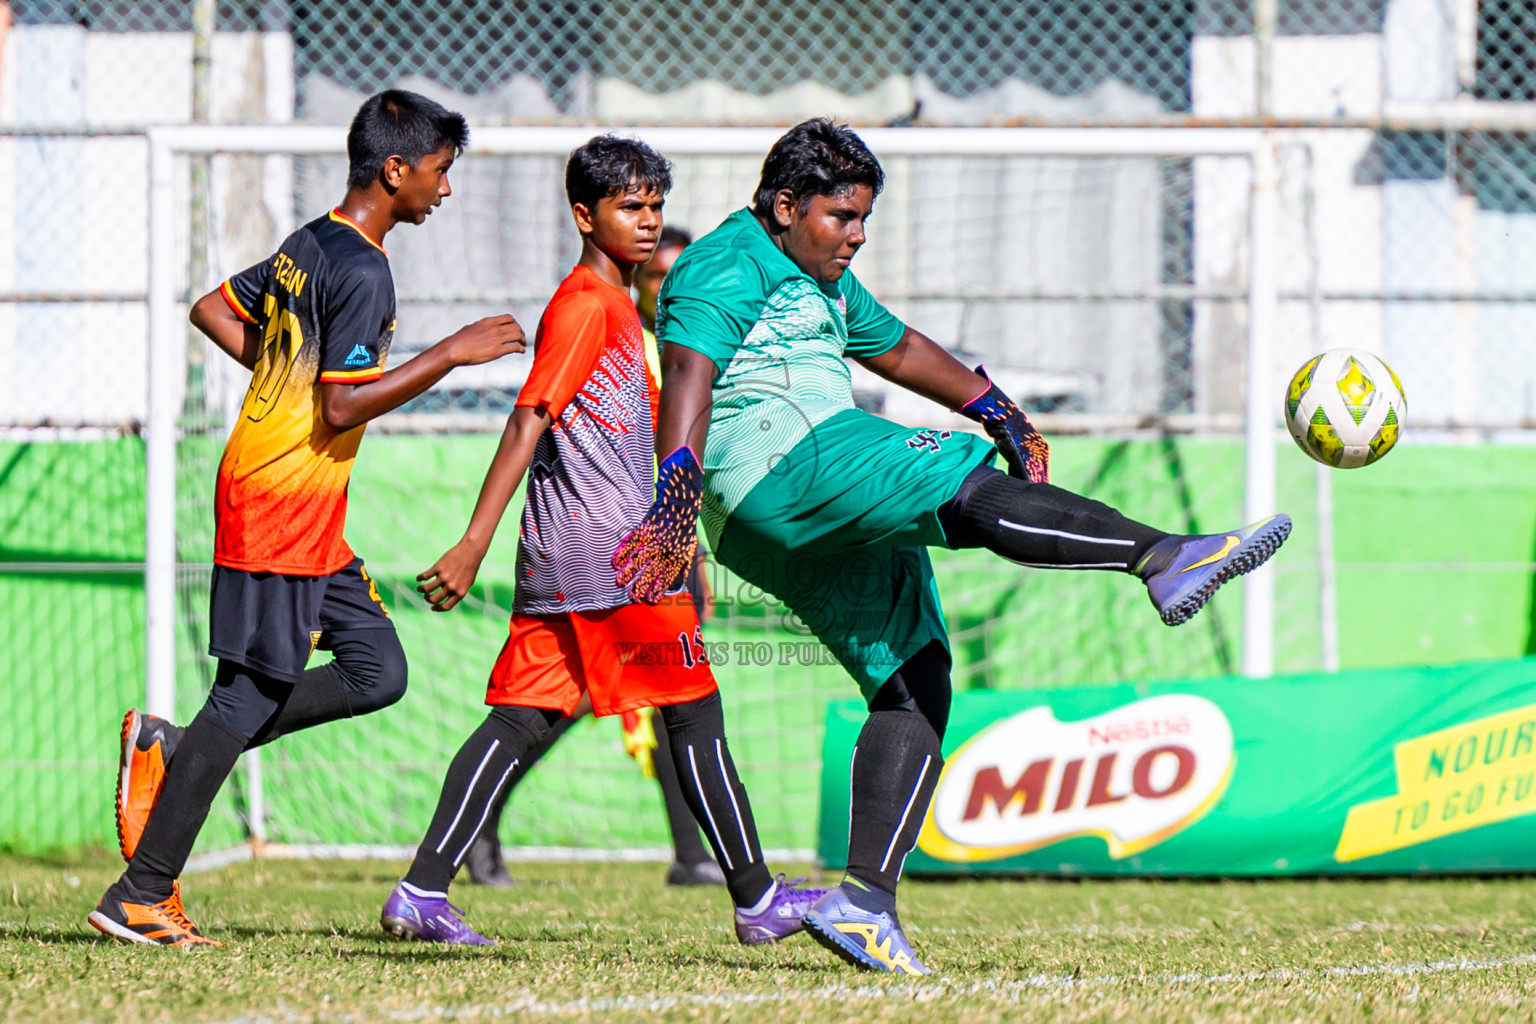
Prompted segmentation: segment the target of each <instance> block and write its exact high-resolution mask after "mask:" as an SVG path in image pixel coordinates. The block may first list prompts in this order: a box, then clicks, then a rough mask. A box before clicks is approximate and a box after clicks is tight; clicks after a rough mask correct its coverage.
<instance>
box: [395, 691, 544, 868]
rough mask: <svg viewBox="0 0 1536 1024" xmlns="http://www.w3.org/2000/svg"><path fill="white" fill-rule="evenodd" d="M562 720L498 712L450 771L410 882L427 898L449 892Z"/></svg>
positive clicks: (526, 711)
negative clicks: (533, 753)
mask: <svg viewBox="0 0 1536 1024" xmlns="http://www.w3.org/2000/svg"><path fill="white" fill-rule="evenodd" d="M561 717H562V716H561V715H560V713H559V712H557V711H544V710H541V709H538V708H521V707H504V708H496V709H495V710H494V711H492V712H491V713H490V714H489V715H487V716H486V717H485V721H484V722H481V723H480V727H479V728H478V729H476V730H475V731H474V732H473V733H471V734H470V737H469V739H467V740H465V741H464V745H463V746H462V747H460V748H459V752H458V753H457V754H455V755H454V758H453V761H452V762H451V763H450V764H449V765H448V777H447V778H446V779H444V780H443V793H442V796H440V797H438V800H437V811H436V812H435V813H434V814H433V815H432V824H431V825H429V826H428V827H427V834H426V835H425V836H424V837H422V840H421V845H420V846H418V847H417V848H416V857H415V859H414V860H413V861H412V862H411V869H410V871H408V872H406V875H405V881H407V882H409V883H410V884H411V885H413V886H415V887H416V888H418V889H422V890H425V891H427V892H447V891H448V886H449V884H450V883H452V881H453V876H454V873H455V872H457V871H458V870H459V865H460V864H461V863H463V861H464V855H465V854H467V853H468V852H469V847H470V844H471V843H473V842H474V841H475V837H476V836H477V835H479V834H480V829H481V828H482V827H484V825H485V823H486V821H487V820H488V819H489V818H490V815H491V808H492V807H493V806H495V805H496V804H497V803H498V801H499V798H500V796H501V793H502V791H503V790H504V789H505V788H506V785H507V782H508V780H509V779H510V777H511V775H512V772H513V770H514V769H516V768H517V767H518V765H519V764H520V763H521V762H522V761H523V760H525V759H526V758H527V756H528V752H529V751H530V750H532V749H533V748H534V747H536V746H537V745H538V743H539V741H540V740H542V739H543V738H544V736H545V734H546V733H548V732H549V727H550V725H551V724H552V723H553V722H555V721H558V720H559V719H560V718H561Z"/></svg>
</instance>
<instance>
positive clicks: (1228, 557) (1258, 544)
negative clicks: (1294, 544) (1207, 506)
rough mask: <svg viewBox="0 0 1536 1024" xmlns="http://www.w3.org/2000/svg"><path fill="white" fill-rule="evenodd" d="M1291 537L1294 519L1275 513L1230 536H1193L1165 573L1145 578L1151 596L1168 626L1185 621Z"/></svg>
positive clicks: (1157, 573) (1218, 534)
mask: <svg viewBox="0 0 1536 1024" xmlns="http://www.w3.org/2000/svg"><path fill="white" fill-rule="evenodd" d="M1290 535H1291V517H1290V516H1288V515H1283V514H1281V515H1273V516H1270V517H1269V518H1268V519H1261V520H1259V521H1258V522H1257V523H1253V524H1251V525H1249V526H1244V527H1243V528H1242V529H1240V530H1234V531H1232V532H1231V533H1210V534H1203V535H1200V536H1196V537H1190V538H1189V539H1187V540H1185V541H1184V542H1183V543H1182V544H1180V545H1179V548H1178V550H1177V551H1175V552H1174V555H1173V559H1172V561H1170V562H1169V563H1168V565H1167V566H1166V567H1164V568H1163V569H1162V570H1160V571H1158V572H1156V573H1153V574H1152V575H1151V576H1148V577H1147V578H1146V583H1147V596H1148V597H1150V598H1151V599H1152V606H1153V607H1154V608H1156V609H1157V612H1158V614H1159V615H1161V616H1162V618H1163V621H1164V622H1165V623H1167V624H1168V625H1170V626H1177V625H1179V624H1180V623H1181V622H1187V621H1188V620H1189V619H1190V617H1191V616H1193V615H1194V614H1195V613H1196V612H1198V611H1199V610H1200V609H1201V608H1203V607H1204V606H1205V602H1207V601H1209V600H1210V599H1211V595H1212V594H1214V593H1216V588H1217V587H1220V586H1221V585H1222V584H1223V583H1225V582H1227V581H1228V580H1231V579H1236V578H1237V577H1239V576H1241V575H1243V574H1244V573H1248V572H1252V571H1253V570H1255V569H1257V568H1258V567H1259V566H1261V565H1263V564H1264V563H1265V562H1267V561H1268V560H1269V557H1270V556H1271V555H1273V554H1274V553H1275V552H1276V551H1278V550H1280V545H1281V544H1284V543H1285V539H1286V538H1287V537H1289V536H1290Z"/></svg>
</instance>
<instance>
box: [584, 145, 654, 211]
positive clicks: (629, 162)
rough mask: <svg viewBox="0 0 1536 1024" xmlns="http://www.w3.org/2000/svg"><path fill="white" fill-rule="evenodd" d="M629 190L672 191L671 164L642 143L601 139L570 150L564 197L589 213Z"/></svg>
mask: <svg viewBox="0 0 1536 1024" xmlns="http://www.w3.org/2000/svg"><path fill="white" fill-rule="evenodd" d="M630 189H639V190H646V189H654V190H656V191H657V192H660V193H661V194H662V195H666V194H667V193H668V192H670V191H671V190H672V164H671V163H670V162H669V161H668V160H667V158H666V157H664V156H662V155H661V154H660V153H658V152H656V151H655V150H654V149H652V148H651V147H650V146H647V145H646V144H645V143H643V142H641V141H640V140H639V139H621V138H619V137H618V136H617V135H598V136H595V137H594V138H591V139H589V140H587V142H585V143H584V144H582V145H580V146H577V147H576V148H575V149H573V150H571V157H570V159H569V160H567V161H566V162H565V197H566V198H567V199H569V200H570V203H571V205H572V206H575V205H576V204H577V203H580V204H581V205H582V206H585V207H586V208H587V209H589V210H590V209H593V208H594V207H596V206H597V201H598V200H599V199H606V198H607V197H608V196H616V195H620V194H622V193H625V192H628V191H629V190H630Z"/></svg>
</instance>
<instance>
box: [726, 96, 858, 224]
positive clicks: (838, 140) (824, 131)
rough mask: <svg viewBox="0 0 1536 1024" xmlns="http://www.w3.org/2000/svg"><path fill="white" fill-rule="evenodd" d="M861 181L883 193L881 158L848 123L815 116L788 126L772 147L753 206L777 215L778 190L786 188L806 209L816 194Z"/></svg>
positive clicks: (756, 210) (767, 215) (761, 212)
mask: <svg viewBox="0 0 1536 1024" xmlns="http://www.w3.org/2000/svg"><path fill="white" fill-rule="evenodd" d="M858 185H868V186H869V187H870V189H871V190H873V192H874V193H875V195H877V196H878V195H879V194H880V190H881V189H882V188H884V187H885V171H883V170H881V168H880V161H878V160H876V159H875V155H874V154H873V153H871V152H870V151H869V147H868V146H866V145H864V140H863V139H861V138H859V137H858V136H857V135H856V134H854V132H853V130H852V129H851V128H849V127H848V126H847V125H842V124H838V123H837V122H835V121H833V120H832V119H831V118H830V117H813V118H811V119H810V120H809V121H801V122H800V123H799V124H797V125H795V126H794V127H793V128H791V129H790V130H789V131H787V132H785V133H784V136H783V138H781V139H779V141H778V142H775V143H774V144H773V148H772V149H770V150H769V151H768V156H767V157H766V158H765V159H764V160H763V176H762V178H761V179H759V180H758V183H757V193H756V194H755V195H754V196H753V197H752V212H753V213H756V214H757V215H758V216H759V217H765V218H772V216H773V199H774V196H776V195H778V194H779V192H780V191H782V190H783V189H788V190H789V191H790V192H791V193H793V194H794V196H795V199H796V200H797V201H798V204H799V207H800V212H801V213H804V212H805V211H806V210H807V209H809V208H810V205H811V200H812V199H813V198H815V197H816V196H834V195H837V194H838V193H840V192H843V191H845V190H847V189H851V188H854V187H855V186H858Z"/></svg>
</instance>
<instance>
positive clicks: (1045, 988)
mask: <svg viewBox="0 0 1536 1024" xmlns="http://www.w3.org/2000/svg"><path fill="white" fill-rule="evenodd" d="M1529 966H1536V954H1531V955H1526V956H1516V957H1505V958H1495V959H1479V960H1472V959H1457V960H1431V961H1428V962H1424V963H1408V964H1382V963H1376V964H1356V965H1353V966H1348V967H1280V968H1275V969H1272V970H1266V971H1231V972H1227V973H1222V974H1195V973H1183V974H1145V975H1128V974H1127V975H1119V974H1106V975H1099V976H1093V977H1075V976H1073V975H1068V974H1037V975H1033V976H1031V977H1028V978H1013V979H998V978H994V979H985V980H980V981H973V982H959V981H957V982H950V981H946V980H945V979H943V978H937V979H933V980H929V981H920V982H908V983H900V982H897V983H892V984H888V985H881V984H864V985H852V984H837V985H823V986H821V987H819V988H813V989H806V990H803V991H795V990H788V991H786V990H782V989H781V990H777V991H771V992H718V993H689V994H684V995H676V996H611V997H602V998H597V999H588V998H581V999H567V1000H551V999H545V998H541V997H540V996H539V995H537V994H536V993H531V992H529V993H524V994H523V995H522V996H520V997H518V998H516V999H512V1000H510V1001H508V1002H505V1003H499V1004H494V1005H490V1004H483V1005H471V1006H421V1007H416V1008H413V1009H407V1010H369V1011H363V1012H359V1013H335V1014H332V1013H328V1012H326V1011H323V1010H322V1011H319V1012H303V1011H295V1010H291V1009H286V1008H285V1009H280V1010H278V1011H276V1012H274V1013H271V1014H250V1015H247V1016H241V1017H231V1018H227V1019H226V1020H223V1021H220V1022H218V1024H298V1022H301V1021H326V1022H335V1024H352V1022H362V1021H375V1020H389V1021H414V1020H424V1019H440V1020H475V1019H478V1018H482V1017H490V1018H497V1017H505V1016H509V1015H513V1014H517V1015H523V1016H541V1017H569V1016H577V1015H581V1014H598V1013H613V1012H616V1011H632V1012H642V1013H660V1012H663V1011H667V1010H678V1009H682V1010H687V1009H702V1008H707V1007H726V1008H729V1007H745V1006H779V1005H794V1004H797V1003H814V1002H829V1001H833V1000H836V1001H840V1002H845V1001H848V1000H854V1001H857V1000H865V1001H871V1002H875V1001H896V1002H930V1001H933V1000H939V999H946V1000H947V999H957V998H964V997H981V998H984V999H989V1000H991V1001H994V1002H999V1001H1000V1002H1011V1003H1022V1002H1025V1001H1026V1000H1028V999H1029V998H1030V997H1031V996H1045V997H1048V998H1050V997H1056V996H1060V995H1062V994H1066V993H1071V992H1078V991H1092V990H1114V989H1123V990H1126V991H1135V992H1137V993H1139V994H1148V993H1150V992H1152V991H1153V990H1156V989H1160V988H1161V989H1176V988H1183V987H1189V986H1210V985H1232V984H1251V983H1254V982H1308V981H1327V980H1331V979H1335V978H1419V977H1426V976H1433V975H1440V974H1463V973H1471V972H1479V971H1498V970H1503V969H1505V968H1510V967H1529Z"/></svg>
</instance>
